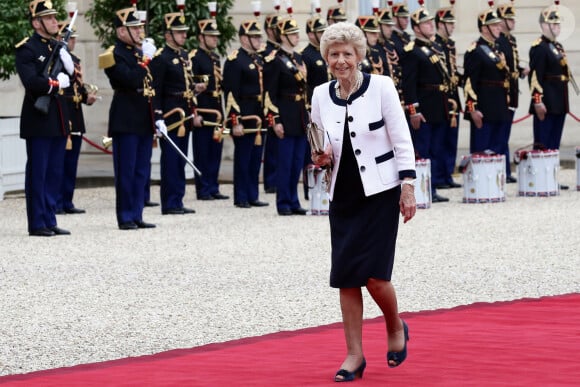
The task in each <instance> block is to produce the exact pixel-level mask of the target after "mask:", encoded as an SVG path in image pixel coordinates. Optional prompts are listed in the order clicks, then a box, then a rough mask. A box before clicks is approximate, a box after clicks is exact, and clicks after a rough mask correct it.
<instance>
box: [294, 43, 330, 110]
mask: <svg viewBox="0 0 580 387" xmlns="http://www.w3.org/2000/svg"><path fill="white" fill-rule="evenodd" d="M301 54H302V60H303V61H304V64H305V65H306V73H307V76H306V82H307V83H308V102H309V103H310V101H312V92H313V91H314V88H315V87H316V86H318V85H322V84H323V83H325V82H328V81H330V78H331V76H330V74H329V72H328V66H327V64H326V61H325V60H324V59H323V58H322V54H321V53H320V47H316V46H314V45H313V44H312V43H309V44H308V45H307V46H306V47H304V50H302V53H301Z"/></svg>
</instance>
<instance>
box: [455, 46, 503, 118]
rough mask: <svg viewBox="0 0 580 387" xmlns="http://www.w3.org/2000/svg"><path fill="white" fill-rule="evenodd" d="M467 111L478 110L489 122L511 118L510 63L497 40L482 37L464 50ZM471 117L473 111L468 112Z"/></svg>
mask: <svg viewBox="0 0 580 387" xmlns="http://www.w3.org/2000/svg"><path fill="white" fill-rule="evenodd" d="M463 67H464V70H465V74H464V76H465V85H464V87H463V90H464V91H465V101H466V102H465V112H466V113H469V112H471V111H472V110H479V111H481V113H482V114H483V117H484V118H483V119H484V121H486V122H505V121H510V120H511V114H510V111H509V109H508V100H509V95H508V93H509V76H510V75H509V67H508V66H507V64H506V63H505V60H504V59H502V56H501V55H500V51H499V49H498V47H497V45H496V44H495V43H491V42H488V41H487V40H485V39H484V38H481V37H480V38H479V40H478V41H477V42H474V43H473V44H472V45H471V47H469V49H468V50H467V52H466V53H465V60H464V66H463ZM465 119H467V120H471V114H465Z"/></svg>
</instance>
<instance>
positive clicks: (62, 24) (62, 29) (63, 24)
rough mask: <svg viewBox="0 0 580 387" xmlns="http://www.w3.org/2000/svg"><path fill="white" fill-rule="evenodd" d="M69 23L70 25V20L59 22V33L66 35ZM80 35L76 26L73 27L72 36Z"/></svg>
mask: <svg viewBox="0 0 580 387" xmlns="http://www.w3.org/2000/svg"><path fill="white" fill-rule="evenodd" d="M69 25H70V22H68V21H61V22H58V35H60V36H64V34H65V33H66V30H67V29H68V26H69ZM78 36H79V35H78V34H77V29H76V28H75V27H73V29H72V34H71V35H70V37H71V38H77V37H78Z"/></svg>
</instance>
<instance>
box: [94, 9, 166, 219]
mask: <svg viewBox="0 0 580 387" xmlns="http://www.w3.org/2000/svg"><path fill="white" fill-rule="evenodd" d="M142 25H143V24H142V23H141V22H140V21H139V19H138V17H137V15H136V12H135V9H134V8H126V9H123V10H120V11H117V13H116V18H115V27H117V28H119V27H123V28H127V29H129V27H139V26H142ZM148 62H149V58H147V57H145V56H144V55H143V52H142V51H141V49H139V48H137V47H136V46H135V45H129V44H127V43H124V42H122V41H121V40H117V42H116V43H115V45H114V46H112V47H110V48H109V49H108V50H107V51H106V52H105V53H104V54H101V55H100V57H99V65H100V67H101V68H103V69H104V70H105V74H106V75H107V77H108V78H109V83H110V84H111V88H112V89H113V91H114V94H113V99H112V101H111V108H110V110H109V128H108V136H109V137H112V138H113V166H114V170H115V193H116V213H117V223H118V225H119V228H120V229H122V230H128V229H136V228H149V227H154V225H151V224H149V223H145V222H144V221H143V206H144V203H145V197H144V195H145V189H146V186H147V182H148V179H149V174H150V171H151V152H152V147H151V144H152V140H153V134H154V132H155V128H154V124H153V109H152V101H151V99H152V97H153V95H154V90H153V88H152V81H153V77H152V75H151V72H150V71H149V67H148Z"/></svg>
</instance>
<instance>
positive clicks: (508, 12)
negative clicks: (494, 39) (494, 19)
mask: <svg viewBox="0 0 580 387" xmlns="http://www.w3.org/2000/svg"><path fill="white" fill-rule="evenodd" d="M497 14H498V16H499V17H501V18H502V19H515V18H516V10H515V8H514V6H513V5H512V4H500V5H498V6H497Z"/></svg>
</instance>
